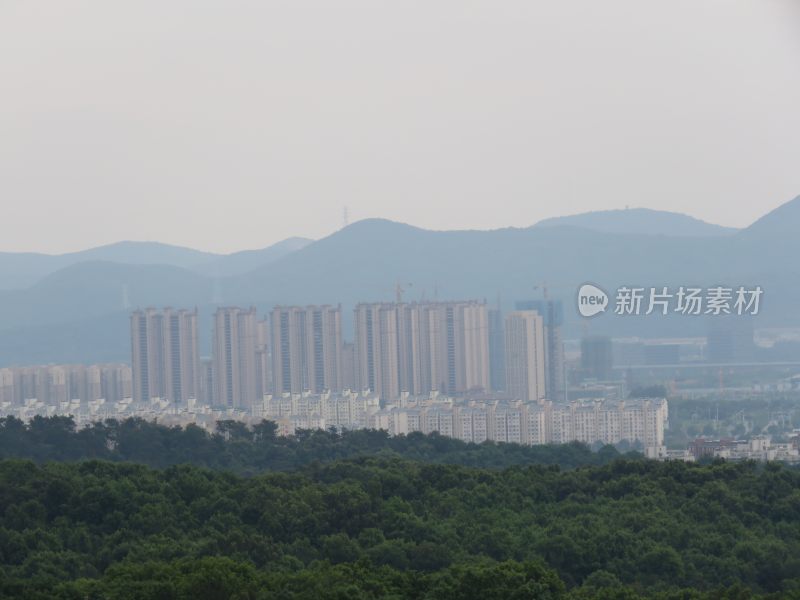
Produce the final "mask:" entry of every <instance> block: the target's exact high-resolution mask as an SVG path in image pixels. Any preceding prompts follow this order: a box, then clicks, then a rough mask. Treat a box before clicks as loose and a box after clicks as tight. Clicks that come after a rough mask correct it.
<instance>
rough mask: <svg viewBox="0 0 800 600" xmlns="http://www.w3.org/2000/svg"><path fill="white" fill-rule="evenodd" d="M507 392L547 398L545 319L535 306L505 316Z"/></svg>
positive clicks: (528, 398)
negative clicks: (532, 308) (531, 308)
mask: <svg viewBox="0 0 800 600" xmlns="http://www.w3.org/2000/svg"><path fill="white" fill-rule="evenodd" d="M505 323H506V327H505V338H506V392H507V393H508V394H510V395H511V396H512V397H513V398H514V399H516V400H522V401H524V402H537V401H539V400H542V399H544V398H545V395H546V386H545V357H544V355H545V341H544V319H543V318H542V316H541V315H540V314H539V313H538V312H536V311H535V310H517V311H514V312H510V313H508V315H506V319H505Z"/></svg>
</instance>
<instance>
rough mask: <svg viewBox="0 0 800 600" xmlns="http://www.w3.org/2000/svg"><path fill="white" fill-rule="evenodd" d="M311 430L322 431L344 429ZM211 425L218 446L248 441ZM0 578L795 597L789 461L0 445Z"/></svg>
mask: <svg viewBox="0 0 800 600" xmlns="http://www.w3.org/2000/svg"><path fill="white" fill-rule="evenodd" d="M128 426H130V427H135V426H137V427H144V425H142V424H141V423H138V424H137V423H133V424H129V425H128ZM5 427H6V428H8V423H6V425H5ZM149 431H151V432H160V433H161V434H163V435H168V433H169V435H173V434H174V432H171V430H167V431H166V432H165V431H162V430H159V429H157V428H151V429H149ZM4 435H7V433H4ZM76 435H79V434H75V433H69V432H68V436H67V437H68V438H69V437H70V436H76ZM85 435H88V434H85ZM194 435H197V439H198V440H208V439H209V438H207V437H204V436H201V435H199V434H198V433H197V432H195V433H194ZM354 435H355V434H354ZM362 435H366V434H362ZM370 435H375V437H373V438H370V439H380V438H379V437H377V435H376V434H370ZM315 436H317V437H316V439H317V440H318V441H319V440H322V441H325V444H322V445H321V446H320V447H321V448H322V447H326V448H329V449H336V448H339V446H338V444H342V443H343V442H341V439H348V436H344V437H342V438H338V437H334V436H332V435H330V434H313V435H311V436H310V438H309V439H312V438H314V437H315ZM4 439H7V438H4ZM19 439H24V437H20V438H19ZM100 439H102V437H101V438H100ZM175 439H183V438H180V437H176V438H175ZM210 439H211V440H212V441H214V440H216V438H210ZM356 439H359V438H358V437H353V438H352V440H356ZM418 441H419V442H421V443H427V444H430V445H432V446H433V445H435V444H436V443H439V442H441V443H443V444H444V443H448V444H449V443H451V442H450V441H449V440H443V439H440V438H425V437H424V436H422V437H421V438H420V439H419V440H418ZM205 443H207V441H206V442H202V444H205ZM213 443H217V444H219V445H218V446H209V447H208V448H210V449H213V448H217V449H218V450H221V451H223V452H231V450H230V448H231V447H235V446H236V445H237V444H244V445H246V446H251V445H256V444H257V443H263V442H254V441H251V440H250V439H249V437H248V439H246V440H244V441H243V440H238V441H237V440H236V439H235V438H234V439H232V440H229V441H228V442H223V441H214V442H213ZM296 443H297V444H299V445H301V446H302V445H303V444H310V442H309V441H308V440H307V441H306V442H296ZM386 443H387V442H385V441H384V442H382V443H381V444H378V446H381V445H385V444H386ZM203 447H204V446H203ZM269 447H273V448H279V447H280V446H278V445H274V446H273V445H270V446H269ZM453 447H454V448H455V447H456V446H453ZM166 449H167V447H166V446H164V445H161V444H157V445H156V447H155V448H153V451H154V452H162V451H165V450H166ZM226 449H227V450H226ZM461 449H462V451H465V452H472V450H471V449H469V448H467V447H466V446H461ZM497 451H501V450H500V449H497ZM430 452H434V451H433V450H431V451H430ZM442 456H447V453H446V452H442ZM475 456H477V454H476V455H475ZM209 460H210V459H209ZM0 597H8V598H24V599H31V600H34V599H36V600H39V599H42V600H43V599H52V598H57V599H58V598H60V599H70V600H72V599H74V600H84V599H89V600H99V599H106V598H108V599H112V598H113V599H117V598H120V599H128V598H132V599H143V600H144V599H162V600H173V599H174V600H182V599H191V600H216V599H219V600H222V599H240V600H245V599H246V600H259V599H264V600H266V599H270V600H271V599H290V598H298V599H300V598H302V599H309V600H311V599H337V600H360V599H378V598H395V599H400V598H409V599H419V600H440V599H441V600H445V599H446V600H505V599H512V600H514V599H516V600H522V599H568V598H570V599H589V598H606V599H609V600H610V599H612V598H613V599H617V598H621V599H633V598H638V597H654V598H662V599H665V600H666V599H672V600H691V599H701V598H702V599H707V600H711V599H723V598H727V599H730V600H734V599H736V600H745V599H748V598H754V597H772V598H779V597H780V598H784V597H787V598H792V597H793V598H798V597H800V473H799V472H797V471H795V470H790V469H787V468H785V467H782V466H780V465H776V464H766V465H763V464H762V465H757V464H754V463H739V464H725V463H713V464H710V465H692V464H684V463H681V462H669V463H660V462H655V461H646V460H635V461H632V460H626V459H618V460H615V461H613V462H612V463H610V464H607V465H604V466H592V467H586V468H580V469H573V470H568V471H564V470H561V469H560V468H559V467H557V466H541V465H535V466H516V467H510V468H508V469H504V470H496V469H479V468H473V467H465V466H458V465H442V464H423V463H420V462H411V461H406V460H402V459H398V458H374V457H373V458H358V459H351V460H344V461H336V462H333V463H327V464H322V463H316V464H313V465H310V466H307V467H305V468H303V469H301V470H299V471H297V472H295V473H266V474H262V475H256V476H252V477H242V476H238V475H233V474H231V473H229V472H223V471H215V470H209V469H201V468H197V467H192V466H188V465H182V466H174V467H169V468H167V469H161V470H156V469H150V468H148V467H146V466H142V465H133V464H127V463H112V462H108V461H82V462H74V463H55V462H51V463H47V464H37V463H34V462H32V461H23V460H14V459H7V460H3V461H0Z"/></svg>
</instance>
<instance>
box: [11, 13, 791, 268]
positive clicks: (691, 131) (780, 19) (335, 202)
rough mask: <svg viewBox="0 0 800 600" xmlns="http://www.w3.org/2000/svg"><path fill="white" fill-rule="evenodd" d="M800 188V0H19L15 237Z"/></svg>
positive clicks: (235, 234)
mask: <svg viewBox="0 0 800 600" xmlns="http://www.w3.org/2000/svg"><path fill="white" fill-rule="evenodd" d="M798 194H800V0H660V1H653V0H603V1H598V0H550V1H541V0H519V1H517V0H486V1H470V0H419V1H412V0H397V1H394V2H385V1H381V0H363V1H354V0H320V1H318V2H309V1H304V0H284V1H280V2H278V1H267V0H258V1H252V2H248V1H237V0H224V1H223V0H219V1H216V2H211V1H207V0H186V1H177V0H169V1H164V0H159V1H149V0H136V1H131V2H121V1H119V2H114V1H109V0H98V1H83V0H66V1H65V0H52V1H50V2H39V1H36V0H0V202H2V210H1V211H0V215H2V218H1V220H0V223H2V229H1V230H0V250H11V251H21V250H35V251H45V252H61V251H66V250H76V249H81V248H85V247H89V246H94V245H98V244H102V243H108V242H113V241H118V240H122V239H140V240H158V241H163V242H169V243H174V244H181V245H189V246H193V247H197V248H201V249H206V250H215V251H232V250H238V249H244V248H253V247H262V246H265V245H268V244H270V243H272V242H275V241H278V240H280V239H282V238H285V237H288V236H291V235H305V236H309V237H315V238H316V237H321V236H324V235H327V234H328V233H331V232H332V231H334V230H336V229H338V228H339V227H341V225H342V211H343V207H344V206H347V207H349V212H350V218H351V221H352V220H357V219H362V218H365V217H376V216H379V217H386V218H390V219H395V220H400V221H404V222H408V223H412V224H415V225H419V226H422V227H428V228H436V229H450V228H495V227H503V226H509V225H513V226H526V225H530V224H532V223H534V222H536V221H538V220H540V219H543V218H545V217H551V216H557V215H562V214H569V213H576V212H583V211H588V210H598V209H607V208H622V207H624V206H625V205H630V206H646V207H651V208H659V209H666V210H674V211H681V212H686V213H689V214H691V215H694V216H696V217H699V218H702V219H705V220H709V221H713V222H716V223H720V224H724V225H732V226H744V225H747V224H749V223H750V222H751V221H753V220H754V219H755V218H757V217H758V216H760V215H761V214H763V213H765V212H767V211H768V210H770V209H772V208H774V207H776V206H777V205H779V204H781V203H783V202H785V201H787V200H790V199H791V198H793V197H794V196H796V195H798Z"/></svg>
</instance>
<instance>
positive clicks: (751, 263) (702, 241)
mask: <svg viewBox="0 0 800 600" xmlns="http://www.w3.org/2000/svg"><path fill="white" fill-rule="evenodd" d="M612 212H613V211H612ZM616 212H617V213H619V212H626V211H616ZM667 214H669V213H667ZM651 216H652V215H651ZM662 216H663V215H662ZM648 218H649V217H648ZM665 219H671V217H665ZM711 227H715V226H711ZM798 229H800V197H799V198H797V199H795V200H793V201H791V202H789V203H787V204H785V205H783V206H781V207H779V208H778V209H776V210H775V211H774V213H771V214H770V215H766V216H765V217H763V218H762V219H760V220H759V221H757V222H756V223H754V224H753V225H752V226H751V227H749V228H747V229H745V230H741V231H737V232H733V233H729V234H725V235H722V234H712V235H706V236H700V235H686V236H680V235H674V234H672V235H665V234H662V233H648V232H642V231H635V232H626V233H609V232H606V231H596V230H593V229H591V228H586V227H580V226H577V225H575V224H574V223H572V224H569V223H567V224H565V223H562V224H561V225H560V226H548V225H544V226H541V225H539V226H533V227H527V228H506V229H498V230H492V231H479V230H476V231H430V230H425V229H420V228H417V227H413V226H411V225H406V224H403V223H396V222H393V221H387V220H383V219H369V220H365V221H359V222H356V223H354V224H352V225H350V226H348V227H346V228H344V229H341V230H339V231H337V232H336V233H334V234H332V235H330V236H328V237H326V238H323V239H321V240H319V241H316V242H312V243H306V242H305V241H304V240H300V241H299V242H294V241H291V240H287V241H286V242H285V243H284V246H283V247H279V248H278V249H277V250H276V251H275V254H274V255H271V253H270V252H269V249H265V250H263V251H254V252H245V253H236V254H234V255H230V256H228V257H219V256H214V255H212V256H211V258H210V259H209V258H208V257H207V256H205V255H203V253H200V254H201V256H197V258H201V259H202V261H201V262H198V263H193V260H194V257H195V256H196V255H192V254H186V255H184V257H183V260H186V261H187V262H189V263H193V264H189V265H188V266H175V265H164V264H120V263H119V262H110V261H90V262H82V263H77V264H73V265H70V266H69V267H68V268H63V269H60V270H56V271H54V272H51V273H50V274H49V275H47V276H46V277H45V278H43V279H41V280H39V281H38V282H37V283H36V284H35V285H32V286H30V287H28V288H27V289H22V290H13V291H4V292H0V366H3V365H7V364H12V363H13V364H20V361H24V362H26V363H28V364H30V363H47V362H94V361H110V360H129V354H130V346H129V344H130V342H129V339H128V335H127V329H126V327H127V325H126V323H127V319H128V312H129V311H130V310H131V309H132V308H135V307H144V306H167V305H172V306H176V307H195V306H197V307H198V308H199V309H200V312H201V321H200V323H201V329H202V331H201V332H200V333H201V338H205V339H208V331H210V314H211V313H212V312H213V310H214V308H215V307H216V306H219V305H222V304H230V305H242V306H250V305H255V306H256V307H257V308H258V309H259V311H260V312H261V314H264V313H265V312H266V311H267V310H268V309H270V308H271V307H272V306H273V305H275V304H322V303H331V304H339V303H341V304H342V306H343V308H344V310H345V313H344V318H345V319H346V320H347V319H349V315H350V314H351V309H352V307H353V305H354V304H355V303H357V302H359V301H379V300H392V299H393V298H394V294H395V286H396V284H397V283H398V282H400V283H402V284H403V286H404V287H405V288H406V296H405V297H406V299H407V300H423V299H427V300H432V299H440V300H444V299H460V298H475V299H486V300H488V301H489V302H490V303H495V302H496V301H497V299H498V298H500V299H502V306H504V307H506V308H508V307H510V306H512V305H513V302H514V301H516V300H522V299H526V298H531V297H536V296H538V295H539V294H540V293H541V291H540V289H541V288H540V287H539V289H537V287H538V286H540V284H541V283H543V282H547V283H548V286H549V289H550V294H551V296H552V297H556V298H561V299H563V300H564V301H565V302H566V303H567V304H566V306H565V309H566V310H565V313H566V318H567V323H566V325H567V328H568V329H569V330H570V331H571V332H572V334H573V335H581V332H582V331H583V330H584V328H585V327H588V331H590V332H592V333H613V334H614V335H619V336H623V335H640V336H643V337H656V336H660V337H670V336H675V335H705V322H704V320H703V319H701V318H680V317H677V318H661V317H658V318H651V317H647V318H644V317H643V318H641V319H639V318H634V317H627V318H626V317H616V316H615V315H613V314H609V313H611V312H612V311H608V312H607V313H606V314H604V315H602V316H599V317H596V318H594V319H592V320H591V321H590V322H583V321H580V320H579V318H578V317H577V313H576V312H575V311H574V310H573V309H572V306H571V303H572V302H573V301H574V300H573V299H574V293H575V290H576V289H577V286H578V285H579V284H581V283H584V282H587V281H591V282H594V283H597V284H599V285H601V286H602V287H604V289H606V290H608V291H609V292H610V291H612V290H614V289H615V287H616V286H620V285H640V286H677V285H703V286H712V285H720V284H728V285H748V286H750V285H761V286H762V287H763V288H764V289H765V293H764V302H763V310H762V314H761V315H760V316H759V317H758V322H759V323H762V324H764V325H768V326H789V325H791V326H800V312H798V311H797V310H796V301H797V299H798V298H800V265H798V264H796V261H794V257H795V256H797V255H798V252H800V237H798V236H797V235H795V233H794V232H795V231H797V230H798ZM276 255H277V256H276ZM179 258H180V257H179ZM218 261H220V262H218ZM220 263H226V264H222V265H221V266H220ZM254 265H255V266H254ZM251 267H252V268H251ZM409 284H411V285H409ZM110 330H113V331H115V332H117V333H116V334H115V335H113V336H112V335H111V334H110V333H109V331H110ZM345 330H346V331H349V327H348V326H347V325H346V326H345ZM120 332H123V333H122V334H120ZM346 335H347V334H346ZM205 351H207V349H206V350H205Z"/></svg>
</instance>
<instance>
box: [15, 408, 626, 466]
mask: <svg viewBox="0 0 800 600" xmlns="http://www.w3.org/2000/svg"><path fill="white" fill-rule="evenodd" d="M275 432H276V426H275V423H273V422H270V421H262V422H261V423H259V424H257V425H255V426H254V427H252V428H248V427H247V426H245V425H244V424H243V423H240V422H238V421H220V422H219V423H217V431H216V432H214V433H213V434H209V433H208V432H206V431H205V430H204V429H201V428H200V427H197V426H195V425H189V426H187V427H185V428H182V427H165V426H163V425H159V424H156V423H153V422H150V421H145V420H144V419H126V420H124V421H116V420H108V421H105V422H97V423H93V424H92V425H90V426H88V427H84V428H81V429H78V428H76V427H75V422H74V421H73V420H72V418H71V417H34V418H33V419H32V420H31V421H30V422H29V423H25V422H23V421H21V420H19V419H16V418H14V417H6V418H0V458H30V459H32V460H35V461H37V462H41V461H48V460H59V461H61V460H85V459H103V460H113V461H128V462H136V463H141V464H145V465H148V466H151V467H158V468H164V467H169V466H172V465H178V464H193V465H196V466H202V467H209V468H212V469H225V470H230V471H234V472H236V473H239V474H255V473H260V472H263V471H266V470H269V471H290V470H292V469H296V468H298V467H302V466H305V465H308V464H311V463H313V462H315V461H320V462H330V461H334V460H340V459H343V458H354V457H357V456H386V457H389V456H395V457H402V458H407V459H410V460H417V461H423V462H436V463H444V464H458V465H469V466H474V467H487V468H491V467H495V468H502V467H508V466H512V465H522V464H531V463H535V464H544V465H559V466H561V467H565V468H572V467H577V466H585V465H593V464H605V463H607V462H609V461H611V460H614V459H615V458H618V457H619V452H618V451H617V449H615V448H614V447H612V446H607V447H604V448H600V449H599V451H598V452H592V451H591V450H590V449H589V448H587V447H586V446H584V445H582V444H567V445H550V446H520V445H517V444H493V443H485V444H467V443H465V442H462V441H459V440H455V439H452V438H448V437H444V436H441V435H438V434H431V435H424V434H422V433H412V434H410V435H408V436H397V437H390V436H389V435H388V434H387V433H386V432H385V431H377V430H367V429H362V430H356V431H345V432H341V433H337V432H335V431H322V430H308V431H301V432H299V433H298V434H297V435H295V436H292V437H283V436H278V435H276V433H275ZM628 456H629V457H630V456H636V455H635V454H633V453H629V454H628Z"/></svg>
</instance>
